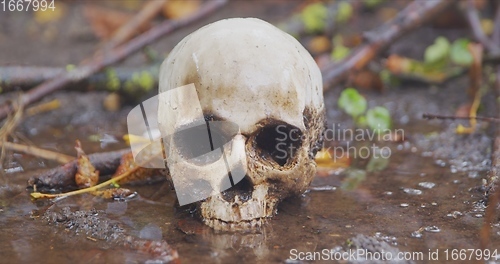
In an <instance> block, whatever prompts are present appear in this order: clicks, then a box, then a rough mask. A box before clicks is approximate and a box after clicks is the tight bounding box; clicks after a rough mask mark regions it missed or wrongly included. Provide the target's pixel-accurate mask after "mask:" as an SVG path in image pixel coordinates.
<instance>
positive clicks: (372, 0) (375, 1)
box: [363, 0, 385, 8]
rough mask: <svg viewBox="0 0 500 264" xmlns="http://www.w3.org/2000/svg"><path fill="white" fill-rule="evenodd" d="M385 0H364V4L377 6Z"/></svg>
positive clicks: (371, 6)
mask: <svg viewBox="0 0 500 264" xmlns="http://www.w3.org/2000/svg"><path fill="white" fill-rule="evenodd" d="M384 1H385V0H364V1H363V2H364V4H365V6H366V7H368V8H375V7H377V6H378V5H380V4H382V3H383V2H384Z"/></svg>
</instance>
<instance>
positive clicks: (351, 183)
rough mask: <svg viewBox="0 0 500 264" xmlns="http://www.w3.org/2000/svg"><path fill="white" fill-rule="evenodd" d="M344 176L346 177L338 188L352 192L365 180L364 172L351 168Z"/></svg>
mask: <svg viewBox="0 0 500 264" xmlns="http://www.w3.org/2000/svg"><path fill="white" fill-rule="evenodd" d="M346 174H347V176H346V177H345V178H344V180H342V185H341V186H340V188H341V189H342V190H346V191H351V190H354V189H356V188H357V187H358V186H359V185H360V184H361V183H362V182H363V181H364V180H365V179H366V171H364V170H359V169H354V168H351V169H348V170H347V171H346Z"/></svg>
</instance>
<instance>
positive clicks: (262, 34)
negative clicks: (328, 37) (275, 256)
mask: <svg viewBox="0 0 500 264" xmlns="http://www.w3.org/2000/svg"><path fill="white" fill-rule="evenodd" d="M190 85H191V86H190ZM193 85H194V88H193ZM178 87H181V88H180V89H176V90H177V91H178V92H176V93H171V92H169V93H166V92H168V91H173V89H175V88H178ZM189 87H191V88H189ZM322 90H323V89H322V78H321V72H320V70H319V68H318V66H317V65H316V63H315V62H314V60H313V58H312V57H311V55H310V54H309V53H308V52H307V51H306V49H305V48H304V47H303V46H302V45H301V44H300V43H299V42H298V41H297V40H296V39H294V38H293V37H292V36H290V35H288V34H287V33H285V32H283V31H281V30H279V29H278V28H276V27H274V26H273V25H271V24H269V23H267V22H264V21H262V20H259V19H255V18H233V19H225V20H221V21H218V22H215V23H212V24H209V25H207V26H205V27H202V28H200V29H199V30H197V31H195V32H193V33H192V34H190V35H188V36H187V37H185V38H184V39H183V40H182V41H181V42H180V43H179V44H177V46H176V47H175V48H174V49H173V50H172V52H171V53H170V55H169V56H168V57H167V59H166V60H165V61H164V62H163V64H162V66H161V71H160V89H159V92H160V101H159V106H158V123H159V126H160V130H161V131H162V137H163V136H164V135H174V134H177V135H180V134H182V133H180V132H179V131H186V129H187V128H189V129H191V130H192V129H193V128H194V127H200V128H201V127H203V125H204V123H205V122H206V121H211V122H216V121H221V122H229V123H230V124H235V125H236V126H237V129H236V130H235V129H234V128H230V129H226V125H224V124H223V125H220V128H221V129H219V132H220V134H224V133H226V136H227V137H229V138H228V140H227V142H228V143H227V144H225V145H224V146H223V147H221V148H220V155H213V156H210V157H209V156H207V157H205V158H206V159H205V160H199V159H196V158H194V159H190V158H191V157H190V155H186V154H185V151H184V150H183V149H182V147H179V144H177V143H176V142H178V141H176V140H175V139H173V138H171V140H170V141H169V142H170V143H169V144H167V145H165V148H166V154H167V156H169V157H168V160H169V161H170V162H167V163H168V164H167V165H168V167H169V170H172V169H174V170H176V172H177V173H176V175H178V173H181V174H183V175H184V176H183V180H179V181H178V182H177V185H179V186H177V185H176V186H175V188H176V191H177V192H179V188H181V189H183V190H186V191H187V190H191V191H192V192H194V193H196V192H197V190H193V189H192V187H193V186H195V185H193V181H196V180H200V179H203V180H204V182H205V183H204V184H205V185H207V186H210V188H211V190H212V191H213V192H212V193H211V194H210V195H209V197H208V198H206V199H204V200H203V201H201V202H200V203H198V207H199V212H200V214H201V217H202V219H203V221H204V222H205V223H206V224H207V225H209V226H211V227H213V228H215V229H224V230H227V229H246V228H249V227H252V226H255V225H260V224H261V223H262V222H263V220H265V219H267V218H269V217H271V216H272V215H273V214H274V213H275V212H276V206H277V204H278V203H279V202H280V201H281V200H282V199H284V198H286V197H288V196H290V195H292V194H300V193H302V192H304V191H305V190H306V188H307V186H308V185H309V184H310V182H311V180H312V178H313V177H314V174H315V171H316V163H315V162H314V155H315V153H316V151H317V150H318V148H319V146H320V144H321V140H322V131H323V128H324V102H323V94H322ZM163 94H164V95H165V96H161V95H163ZM196 101H199V103H196ZM187 106H189V107H187ZM188 108H189V109H191V110H189V109H188ZM178 109H182V110H180V111H177V110H178ZM185 109H186V110H185ZM199 113H202V115H200V114H199ZM207 124H208V123H207ZM229 126H230V125H229ZM191 130H190V131H191ZM226 130H230V131H232V132H229V133H227V131H226ZM205 131H206V130H205ZM200 135H201V134H200ZM193 137H194V138H197V136H196V135H195V134H193V135H192V136H191V138H193ZM200 137H201V136H200ZM227 160H229V163H231V161H235V162H233V163H232V165H233V167H231V169H233V170H234V171H233V172H238V173H235V174H239V175H242V177H241V178H239V179H237V180H238V183H236V185H235V186H234V187H232V188H230V189H228V190H226V189H227V188H226V185H227V184H221V182H224V179H223V178H221V176H220V171H221V170H224V169H227V164H228V161H227ZM236 161H240V162H236ZM171 162H174V163H175V165H172V166H171V164H173V163H171ZM170 174H172V171H170ZM193 177H194V178H193ZM195 178H196V179H195ZM221 185H223V186H222V187H221ZM196 186H200V185H196ZM219 191H222V192H219ZM195 195H196V194H195ZM178 197H179V195H178Z"/></svg>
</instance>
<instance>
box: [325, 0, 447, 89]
mask: <svg viewBox="0 0 500 264" xmlns="http://www.w3.org/2000/svg"><path fill="white" fill-rule="evenodd" d="M455 3H456V2H455V1H448V0H439V1H420V0H415V1H413V2H412V3H410V4H409V5H408V6H407V7H406V8H405V9H403V10H402V11H401V12H399V13H398V15H397V16H396V17H395V18H393V19H392V20H391V21H389V22H387V23H386V24H384V25H382V26H380V27H379V28H377V29H375V30H373V31H370V32H368V33H366V34H365V36H367V38H368V43H366V44H364V45H362V46H361V47H359V48H357V49H355V50H354V51H353V52H351V54H350V55H349V56H348V57H346V58H345V59H343V60H341V61H339V62H337V63H334V62H331V63H330V64H328V65H326V66H324V67H323V68H322V73H323V84H324V88H325V90H326V89H328V88H329V87H331V86H332V85H334V84H336V83H339V82H340V81H342V80H343V79H344V78H345V77H347V75H348V73H349V72H351V71H352V70H360V69H362V68H364V67H365V66H366V65H367V64H368V62H370V61H371V60H372V59H373V58H375V56H376V55H377V54H378V53H379V52H380V51H381V50H382V49H384V48H385V47H387V46H388V45H389V44H391V43H393V42H394V41H395V40H396V39H398V38H399V37H401V36H402V35H404V34H406V33H408V32H410V31H411V30H413V29H415V28H417V27H418V26H420V25H422V24H424V23H426V22H429V21H430V20H431V19H433V18H435V17H436V15H437V14H439V13H440V12H441V11H443V10H444V9H445V8H447V7H450V6H451V5H454V4H455Z"/></svg>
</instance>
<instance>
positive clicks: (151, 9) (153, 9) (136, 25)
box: [103, 0, 166, 50]
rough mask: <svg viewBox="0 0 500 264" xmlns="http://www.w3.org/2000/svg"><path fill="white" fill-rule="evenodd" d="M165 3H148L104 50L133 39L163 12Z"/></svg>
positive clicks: (117, 33) (163, 0)
mask: <svg viewBox="0 0 500 264" xmlns="http://www.w3.org/2000/svg"><path fill="white" fill-rule="evenodd" d="M165 2H166V0H151V1H149V2H147V3H146V4H145V5H144V7H143V8H142V9H141V11H139V13H137V15H135V16H134V17H133V18H132V19H131V20H130V21H128V22H127V23H126V24H125V25H123V26H122V27H120V29H118V30H117V31H116V32H115V33H114V34H113V37H111V39H110V40H109V41H108V43H106V44H105V46H104V49H103V50H110V49H113V48H116V47H118V46H119V45H121V44H123V43H124V42H125V41H127V40H129V39H131V38H132V37H133V36H134V35H135V34H137V33H138V31H139V29H140V28H142V27H143V26H144V25H145V24H147V23H148V22H149V21H151V20H152V19H153V18H154V17H155V16H156V15H158V14H159V13H160V12H161V10H162V7H163V5H164V4H165Z"/></svg>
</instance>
